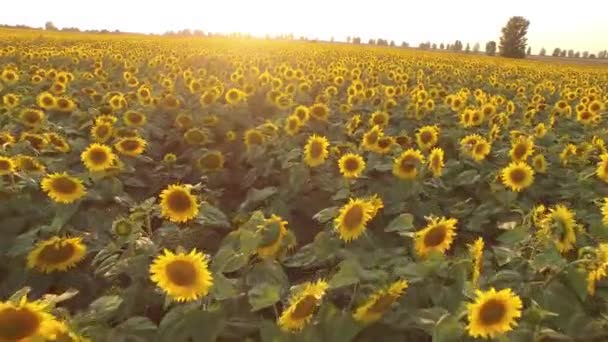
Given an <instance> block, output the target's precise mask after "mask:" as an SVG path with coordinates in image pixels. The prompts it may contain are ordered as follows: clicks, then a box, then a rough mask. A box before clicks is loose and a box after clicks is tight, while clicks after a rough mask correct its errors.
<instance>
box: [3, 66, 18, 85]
mask: <svg viewBox="0 0 608 342" xmlns="http://www.w3.org/2000/svg"><path fill="white" fill-rule="evenodd" d="M0 79H1V80H2V81H3V82H4V83H6V84H15V83H17V82H18V81H19V72H18V71H17V70H13V69H12V68H11V69H9V68H5V69H3V70H2V72H1V73H0Z"/></svg>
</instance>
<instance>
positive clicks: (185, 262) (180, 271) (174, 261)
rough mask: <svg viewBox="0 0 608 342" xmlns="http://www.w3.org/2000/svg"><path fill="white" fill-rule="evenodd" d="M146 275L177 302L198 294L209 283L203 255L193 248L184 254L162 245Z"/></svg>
mask: <svg viewBox="0 0 608 342" xmlns="http://www.w3.org/2000/svg"><path fill="white" fill-rule="evenodd" d="M150 279H151V280H152V281H153V282H154V283H156V285H157V286H158V287H160V288H161V289H162V290H163V291H164V292H165V293H166V294H167V295H168V296H169V297H171V299H173V300H175V301H178V302H189V301H193V300H197V299H199V298H202V297H204V296H206V295H207V294H208V293H209V290H210V289H211V287H212V286H213V275H212V274H211V271H209V266H208V261H207V258H206V257H205V256H204V255H203V254H202V253H200V252H197V251H196V249H193V250H192V251H190V253H188V254H186V253H183V252H180V253H176V254H174V253H172V252H171V251H169V250H167V249H165V250H164V252H163V254H161V255H159V256H157V257H156V258H155V259H154V261H153V262H152V265H150Z"/></svg>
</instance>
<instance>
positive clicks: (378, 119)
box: [373, 114, 386, 125]
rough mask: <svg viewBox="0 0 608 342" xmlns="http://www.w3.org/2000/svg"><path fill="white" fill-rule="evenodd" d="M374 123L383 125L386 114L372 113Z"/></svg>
mask: <svg viewBox="0 0 608 342" xmlns="http://www.w3.org/2000/svg"><path fill="white" fill-rule="evenodd" d="M373 120H374V124H376V125H384V124H385V123H386V116H384V115H381V114H380V115H374V119H373Z"/></svg>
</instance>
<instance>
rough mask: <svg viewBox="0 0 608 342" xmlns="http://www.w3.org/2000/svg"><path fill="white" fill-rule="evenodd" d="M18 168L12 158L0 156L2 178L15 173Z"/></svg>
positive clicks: (0, 174)
mask: <svg viewBox="0 0 608 342" xmlns="http://www.w3.org/2000/svg"><path fill="white" fill-rule="evenodd" d="M15 170H16V166H15V162H14V161H13V159H12V158H9V157H4V156H0V176H5V175H10V174H13V173H15Z"/></svg>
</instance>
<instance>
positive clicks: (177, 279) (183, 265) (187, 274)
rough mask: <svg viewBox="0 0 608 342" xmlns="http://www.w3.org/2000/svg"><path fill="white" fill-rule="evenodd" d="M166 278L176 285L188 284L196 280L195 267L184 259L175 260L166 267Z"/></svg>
mask: <svg viewBox="0 0 608 342" xmlns="http://www.w3.org/2000/svg"><path fill="white" fill-rule="evenodd" d="M166 271H167V278H169V280H170V281H171V282H172V283H173V284H176V285H178V286H189V285H192V284H194V282H195V281H196V269H195V268H194V266H193V265H192V264H191V263H189V262H187V261H184V260H175V261H172V262H171V263H169V264H168V265H167V267H166Z"/></svg>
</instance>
